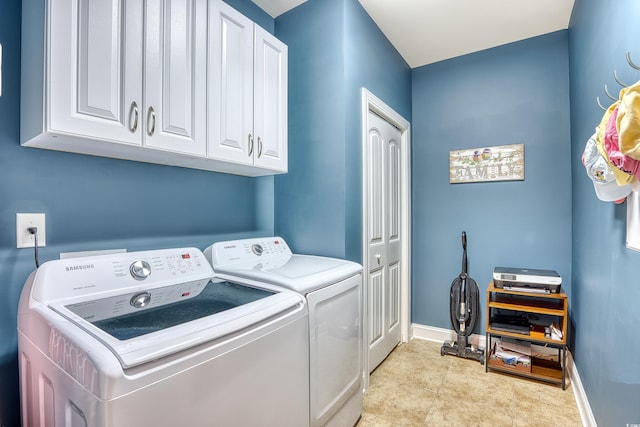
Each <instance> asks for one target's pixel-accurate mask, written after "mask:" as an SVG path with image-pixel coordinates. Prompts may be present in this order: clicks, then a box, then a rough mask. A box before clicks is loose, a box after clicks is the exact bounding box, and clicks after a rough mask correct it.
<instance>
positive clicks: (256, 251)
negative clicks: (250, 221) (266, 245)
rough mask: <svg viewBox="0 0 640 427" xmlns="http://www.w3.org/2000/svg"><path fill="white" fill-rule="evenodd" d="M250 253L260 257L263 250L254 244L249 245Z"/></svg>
mask: <svg viewBox="0 0 640 427" xmlns="http://www.w3.org/2000/svg"><path fill="white" fill-rule="evenodd" d="M251 252H253V253H254V254H256V255H258V256H260V255H262V253H263V252H264V249H263V248H262V246H261V245H259V244H258V243H255V244H253V245H251Z"/></svg>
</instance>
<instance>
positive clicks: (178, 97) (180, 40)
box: [142, 0, 207, 156]
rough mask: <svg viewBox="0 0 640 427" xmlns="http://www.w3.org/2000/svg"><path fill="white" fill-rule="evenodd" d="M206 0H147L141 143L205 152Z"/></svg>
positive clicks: (178, 149) (176, 150)
mask: <svg viewBox="0 0 640 427" xmlns="http://www.w3.org/2000/svg"><path fill="white" fill-rule="evenodd" d="M206 16H207V2H206V0H147V2H146V15H145V23H146V25H145V35H146V37H145V42H146V45H145V47H146V52H145V55H146V56H145V73H144V88H145V95H144V96H145V102H144V112H143V115H142V117H143V133H144V145H145V146H146V147H152V148H158V149H163V150H167V151H173V152H179V153H187V154H193V155H197V156H204V155H205V153H206V137H207V135H206V130H207V129H206V107H207V105H206V67H207V65H206V57H207V51H206V42H207V22H206Z"/></svg>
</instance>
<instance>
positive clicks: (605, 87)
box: [604, 83, 618, 101]
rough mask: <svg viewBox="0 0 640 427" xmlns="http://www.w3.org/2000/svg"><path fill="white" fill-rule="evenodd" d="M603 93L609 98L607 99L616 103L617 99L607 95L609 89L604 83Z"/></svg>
mask: <svg viewBox="0 0 640 427" xmlns="http://www.w3.org/2000/svg"><path fill="white" fill-rule="evenodd" d="M604 93H606V94H607V96H608V97H609V99H611V100H612V101H617V100H618V98H615V97H614V96H613V95H611V94H610V93H609V88H608V87H607V85H606V83H605V85H604Z"/></svg>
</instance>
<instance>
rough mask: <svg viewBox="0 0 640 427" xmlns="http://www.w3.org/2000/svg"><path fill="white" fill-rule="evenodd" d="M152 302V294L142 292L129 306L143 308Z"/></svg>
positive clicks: (135, 296) (136, 295) (132, 298)
mask: <svg viewBox="0 0 640 427" xmlns="http://www.w3.org/2000/svg"><path fill="white" fill-rule="evenodd" d="M150 302H151V294H150V293H149V292H140V293H137V294H135V295H134V296H132V297H131V300H130V301H129V304H131V305H132V306H134V307H135V308H142V307H144V306H145V305H147V304H149V303H150Z"/></svg>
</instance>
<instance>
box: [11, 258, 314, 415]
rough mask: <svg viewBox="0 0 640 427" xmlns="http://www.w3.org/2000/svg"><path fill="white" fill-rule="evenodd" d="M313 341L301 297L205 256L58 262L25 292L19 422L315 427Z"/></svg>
mask: <svg viewBox="0 0 640 427" xmlns="http://www.w3.org/2000/svg"><path fill="white" fill-rule="evenodd" d="M308 334H309V333H308V311H307V305H306V302H305V300H304V298H303V297H302V296H300V295H299V294H298V293H295V292H292V291H290V290H286V289H282V288H278V287H276V286H272V285H268V284H265V283H256V282H254V281H251V280H233V281H232V280H225V279H219V278H215V277H214V273H213V270H212V269H211V266H210V265H209V263H208V262H207V261H206V259H205V257H204V255H203V254H202V252H201V251H200V250H199V249H195V248H180V249H166V250H156V251H145V252H131V253H121V254H111V255H101V256H91V257H85V258H74V259H65V260H54V261H49V262H47V263H44V264H43V265H41V266H40V268H38V269H37V270H36V271H35V272H33V273H32V274H31V275H30V276H29V278H28V280H27V282H26V283H25V286H24V289H23V291H22V294H21V297H20V303H19V309H18V352H19V366H20V394H21V401H22V423H23V425H24V426H29V427H38V426H42V427H44V426H47V427H63V426H64V427H80V426H82V427H86V426H92V427H104V426H109V427H128V426H132V427H134V426H135V427H139V426H154V427H155V426H167V427H175V426H189V427H191V426H214V425H215V426H269V427H271V426H273V427H280V426H291V427H299V426H307V425H308V424H309V403H308V401H309V379H308V377H309V367H308V339H309V338H308Z"/></svg>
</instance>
